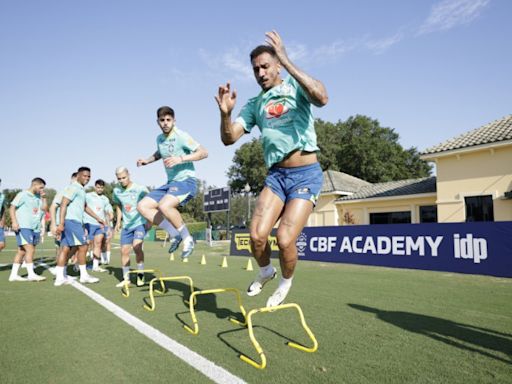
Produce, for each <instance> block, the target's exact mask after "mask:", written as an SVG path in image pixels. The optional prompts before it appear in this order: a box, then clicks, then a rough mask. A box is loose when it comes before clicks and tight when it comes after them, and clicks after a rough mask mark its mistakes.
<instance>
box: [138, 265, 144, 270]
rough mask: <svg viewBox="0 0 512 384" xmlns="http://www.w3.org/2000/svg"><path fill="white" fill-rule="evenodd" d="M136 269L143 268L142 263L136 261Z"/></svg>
mask: <svg viewBox="0 0 512 384" xmlns="http://www.w3.org/2000/svg"><path fill="white" fill-rule="evenodd" d="M137 269H138V270H139V271H140V270H142V269H144V263H137Z"/></svg>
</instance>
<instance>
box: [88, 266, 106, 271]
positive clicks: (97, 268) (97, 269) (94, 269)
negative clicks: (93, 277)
mask: <svg viewBox="0 0 512 384" xmlns="http://www.w3.org/2000/svg"><path fill="white" fill-rule="evenodd" d="M92 271H93V272H107V270H106V269H104V268H101V267H96V268H93V269H92Z"/></svg>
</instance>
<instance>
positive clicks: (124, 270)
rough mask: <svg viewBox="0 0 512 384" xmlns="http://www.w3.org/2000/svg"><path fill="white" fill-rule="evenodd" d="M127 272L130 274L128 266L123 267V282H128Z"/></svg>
mask: <svg viewBox="0 0 512 384" xmlns="http://www.w3.org/2000/svg"><path fill="white" fill-rule="evenodd" d="M128 272H130V266H128V267H123V280H129V279H128Z"/></svg>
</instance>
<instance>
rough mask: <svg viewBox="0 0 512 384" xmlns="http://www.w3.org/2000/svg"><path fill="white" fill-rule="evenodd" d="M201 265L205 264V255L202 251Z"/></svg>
mask: <svg viewBox="0 0 512 384" xmlns="http://www.w3.org/2000/svg"><path fill="white" fill-rule="evenodd" d="M201 265H206V257H205V256H204V253H203V257H201Z"/></svg>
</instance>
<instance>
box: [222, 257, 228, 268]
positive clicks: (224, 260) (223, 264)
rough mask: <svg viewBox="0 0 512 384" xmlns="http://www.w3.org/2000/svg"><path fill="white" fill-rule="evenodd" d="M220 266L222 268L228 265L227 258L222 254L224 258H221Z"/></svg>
mask: <svg viewBox="0 0 512 384" xmlns="http://www.w3.org/2000/svg"><path fill="white" fill-rule="evenodd" d="M221 267H222V268H227V267H228V258H227V257H226V256H224V258H223V259H222V265H221Z"/></svg>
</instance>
